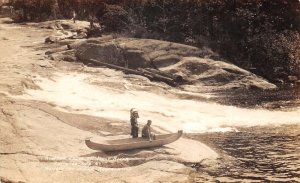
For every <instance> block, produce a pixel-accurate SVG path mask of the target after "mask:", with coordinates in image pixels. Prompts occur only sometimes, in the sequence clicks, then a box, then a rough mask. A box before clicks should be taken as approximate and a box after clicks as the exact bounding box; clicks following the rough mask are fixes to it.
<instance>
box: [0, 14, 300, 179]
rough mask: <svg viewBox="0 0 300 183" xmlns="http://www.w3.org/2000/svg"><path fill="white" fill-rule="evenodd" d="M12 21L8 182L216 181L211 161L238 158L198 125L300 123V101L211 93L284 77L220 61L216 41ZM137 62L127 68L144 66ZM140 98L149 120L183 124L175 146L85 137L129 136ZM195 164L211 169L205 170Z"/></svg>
mask: <svg viewBox="0 0 300 183" xmlns="http://www.w3.org/2000/svg"><path fill="white" fill-rule="evenodd" d="M9 22H10V21H9V20H8V19H1V24H0V39H1V42H0V49H1V50H2V51H1V53H0V54H1V57H0V63H1V65H2V67H1V68H0V100H1V104H0V119H1V121H2V122H1V123H0V125H1V128H0V130H1V131H0V142H1V146H0V162H1V165H0V166H1V171H0V177H1V181H2V182H95V181H100V182H104V181H105V182H124V181H125V182H138V181H140V180H143V181H146V182H176V181H179V182H195V181H215V180H217V179H215V178H212V177H210V176H207V172H208V171H207V170H209V169H215V168H217V167H219V166H220V164H221V165H222V164H223V163H224V161H226V162H227V161H231V159H232V157H231V156H230V155H228V154H226V153H223V152H222V151H221V150H220V149H219V148H215V147H216V145H214V144H213V143H211V142H209V141H206V140H205V139H204V138H198V137H199V135H196V136H193V134H194V133H204V132H209V133H214V132H218V133H219V132H220V133H222V132H233V133H234V132H235V131H236V130H238V128H236V127H237V126H259V125H268V124H272V123H276V124H286V123H290V124H294V123H299V119H298V116H299V112H298V110H296V109H295V110H294V111H269V110H266V109H245V108H239V107H234V106H227V105H221V104H218V103H214V102H213V101H214V100H212V98H214V97H216V96H217V95H222V93H221V92H232V91H245V90H247V91H254V90H259V91H268V89H271V90H273V89H274V88H275V85H273V84H271V83H268V82H267V81H266V80H264V79H263V78H261V77H258V76H255V75H254V74H252V73H250V72H248V71H245V70H243V69H240V68H238V67H236V66H234V65H233V64H230V63H227V62H224V61H217V60H218V59H217V55H216V54H215V53H213V52H211V51H209V50H208V49H207V50H199V49H197V48H195V47H190V46H185V45H180V44H173V43H169V42H164V41H158V40H145V39H132V38H124V37H119V38H117V37H114V36H104V37H103V38H93V39H86V38H82V37H81V38H80V39H79V38H78V37H76V36H77V35H78V32H79V31H76V30H79V29H80V30H82V29H83V27H86V26H87V25H86V23H84V22H78V23H76V24H75V25H73V26H66V25H64V26H61V27H60V26H58V25H61V24H60V23H59V22H58V23H57V22H56V24H55V26H52V25H53V22H45V23H39V24H36V23H34V24H33V23H30V24H27V25H19V24H12V23H9ZM64 24H67V25H68V24H71V23H70V22H69V21H64ZM45 28H47V29H45ZM82 32H84V31H82ZM73 33H74V34H73ZM57 34H58V35H57ZM51 35H52V36H53V35H56V38H55V39H52V42H53V43H52V44H49V43H47V44H45V41H44V40H45V38H46V37H49V36H51ZM64 35H65V36H64ZM66 35H67V36H66ZM70 36H71V37H72V38H70ZM73 36H75V37H73ZM104 38H105V39H104ZM103 39H104V40H103ZM101 40H102V41H101ZM153 45H154V46H153ZM45 52H47V55H45ZM121 53H122V54H121ZM131 54H132V55H133V56H132V57H130V55H131ZM124 55H126V57H123V56H124ZM89 56H93V58H96V59H97V60H100V61H102V62H107V63H113V64H115V62H114V61H116V62H120V61H123V62H121V63H119V66H125V65H124V64H125V63H126V61H125V60H126V59H128V58H132V59H128V61H131V60H134V59H137V60H136V62H133V63H139V64H141V63H142V64H141V65H142V66H143V67H145V68H146V66H147V67H148V66H149V65H150V66H149V67H154V66H155V67H156V69H160V70H161V71H163V72H167V73H169V74H178V75H182V76H183V78H184V80H185V81H186V82H185V83H183V84H180V85H179V86H176V87H174V86H170V85H168V84H167V83H165V82H158V81H151V80H150V79H149V78H147V77H144V76H138V75H134V74H126V73H124V72H122V71H119V70H114V69H109V68H104V67H100V68H99V67H91V66H90V65H89V63H88V62H85V60H86V58H85V57H89ZM66 58H68V59H66ZM103 58H105V59H103ZM116 58H118V59H116ZM125 58H126V59H125ZM88 59H90V58H88ZM101 59H102V60H101ZM143 59H144V60H143ZM214 59H217V60H214ZM66 61H69V62H66ZM70 61H72V62H70ZM83 63H85V64H83ZM130 64H132V63H128V66H127V67H128V68H131V69H135V68H134V65H130ZM152 64H154V66H153V65H152ZM155 64H156V65H155ZM117 65H118V64H117ZM139 66H140V65H139ZM152 69H153V68H152ZM154 69H155V68H154ZM132 107H135V108H138V109H139V110H140V115H141V118H140V119H139V120H140V125H143V124H144V123H145V121H146V120H147V119H152V120H153V126H154V129H155V131H156V133H169V132H175V131H177V130H179V129H183V130H184V132H185V135H184V136H183V138H181V139H180V140H179V141H177V142H175V143H173V144H170V145H168V146H166V147H162V148H155V149H147V150H135V151H126V152H114V153H103V152H97V151H93V150H91V149H88V148H87V147H86V146H85V144H84V139H85V138H87V137H93V136H101V137H102V138H107V139H110V138H124V137H129V135H128V134H129V129H130V126H129V123H128V117H129V110H130V108H132ZM233 114H234V115H233ZM245 116H251V118H245ZM255 119H256V120H255ZM208 136H209V135H208ZM203 142H205V144H204V143H203ZM191 164H197V165H201V167H206V168H207V169H205V172H199V171H197V170H196V169H195V167H194V166H190V165H191Z"/></svg>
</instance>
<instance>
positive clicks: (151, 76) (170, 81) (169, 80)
mask: <svg viewBox="0 0 300 183" xmlns="http://www.w3.org/2000/svg"><path fill="white" fill-rule="evenodd" d="M89 62H90V63H92V64H93V65H95V66H105V67H108V68H111V69H117V70H122V71H124V72H125V73H129V74H136V75H141V76H145V77H147V78H149V79H150V80H155V81H162V82H165V83H167V84H169V85H171V86H177V85H178V83H177V82H176V81H174V79H172V78H170V77H166V76H162V75H159V74H157V73H153V72H150V71H148V70H145V69H141V68H140V69H139V70H133V69H129V68H125V67H121V66H117V65H113V64H108V63H104V62H101V61H98V60H95V59H90V60H89Z"/></svg>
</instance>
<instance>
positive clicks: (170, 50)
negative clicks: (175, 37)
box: [76, 38, 216, 69]
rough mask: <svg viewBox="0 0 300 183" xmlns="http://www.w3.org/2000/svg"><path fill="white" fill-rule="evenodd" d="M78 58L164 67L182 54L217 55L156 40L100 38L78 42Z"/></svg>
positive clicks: (127, 64) (182, 55)
mask: <svg viewBox="0 0 300 183" xmlns="http://www.w3.org/2000/svg"><path fill="white" fill-rule="evenodd" d="M76 47H77V49H76V57H77V58H78V59H79V60H81V61H82V62H84V63H86V62H88V60H89V59H96V60H99V61H102V62H106V63H110V64H116V65H119V66H128V67H129V68H132V69H136V68H145V67H155V68H163V67H167V66H170V65H173V64H176V63H177V62H179V61H180V60H181V59H182V57H186V56H195V57H210V56H216V54H215V53H213V52H212V51H211V50H209V49H200V48H197V47H193V46H188V45H183V44H178V43H171V42H167V41H159V40H152V39H134V38H117V39H104V41H103V38H99V40H98V41H97V39H95V38H94V39H91V40H87V41H85V42H84V43H80V45H76Z"/></svg>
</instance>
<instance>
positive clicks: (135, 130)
mask: <svg viewBox="0 0 300 183" xmlns="http://www.w3.org/2000/svg"><path fill="white" fill-rule="evenodd" d="M137 118H139V113H138V111H137V110H136V109H134V108H133V109H131V110H130V123H131V136H132V138H137V137H138V136H139V126H138V121H137Z"/></svg>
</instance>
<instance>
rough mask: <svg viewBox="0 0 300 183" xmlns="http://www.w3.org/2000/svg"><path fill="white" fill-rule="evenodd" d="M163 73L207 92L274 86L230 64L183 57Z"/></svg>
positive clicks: (164, 69) (270, 87)
mask: <svg viewBox="0 0 300 183" xmlns="http://www.w3.org/2000/svg"><path fill="white" fill-rule="evenodd" d="M162 70H163V71H165V72H168V73H172V74H178V75H181V76H183V78H184V80H186V81H187V84H188V85H194V86H200V87H202V88H204V89H208V90H212V89H213V90H227V89H259V90H269V89H275V88H276V86H275V85H274V84H271V83H269V82H268V81H266V80H265V79H263V78H261V77H258V76H256V75H255V74H253V73H251V72H249V71H246V70H244V69H241V68H239V67H237V66H235V65H233V64H231V63H226V62H223V61H215V60H211V59H203V58H196V57H184V58H183V59H182V60H181V61H180V62H178V63H177V64H174V65H171V66H169V67H165V68H163V69H162Z"/></svg>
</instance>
